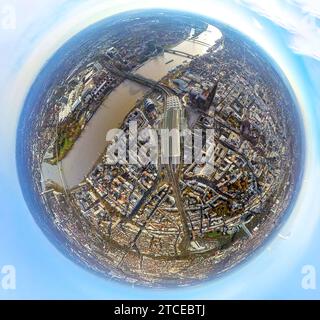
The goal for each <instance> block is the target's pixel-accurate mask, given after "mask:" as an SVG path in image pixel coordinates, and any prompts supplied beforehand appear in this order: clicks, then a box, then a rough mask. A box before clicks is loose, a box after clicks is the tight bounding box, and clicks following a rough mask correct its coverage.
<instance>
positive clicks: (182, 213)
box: [17, 10, 302, 287]
mask: <svg viewBox="0 0 320 320" xmlns="http://www.w3.org/2000/svg"><path fill="white" fill-rule="evenodd" d="M301 132H302V130H301V123H300V118H299V114H298V111H297V105H296V101H295V98H294V96H293V95H292V93H291V89H290V87H289V86H288V85H287V82H286V79H285V78H284V77H283V75H282V73H281V71H280V70H279V68H278V67H277V65H276V64H275V62H274V61H273V60H271V59H270V58H269V57H268V56H267V55H266V54H265V53H264V52H263V51H262V50H261V49H260V47H259V46H258V45H257V44H255V43H254V42H252V41H251V40H249V39H248V38H247V37H246V36H244V35H242V34H240V33H239V32H237V31H236V30H234V29H231V28H230V27H228V26H226V25H223V24H221V23H219V22H216V21H213V20H210V19H208V18H204V17H201V16H197V15H193V14H191V13H185V12H176V11H169V10H147V11H135V12H127V13H121V14H118V15H115V16H112V17H109V18H107V19H105V20H103V21H100V22H98V23H96V24H94V25H92V26H90V27H89V28H87V29H85V30H83V31H81V32H80V33H78V34H77V35H75V36H74V37H73V38H72V39H70V40H69V41H68V42H67V43H65V45H63V46H62V47H61V48H60V49H59V50H58V51H57V52H56V53H55V54H54V55H53V56H52V57H51V58H50V60H49V61H48V62H47V64H46V65H45V66H44V68H43V69H42V71H41V72H40V73H39V75H38V77H37V78H36V80H35V82H34V83H33V85H32V87H31V89H30V91H29V94H28V96H27V98H26V101H25V104H24V108H23V111H22V114H21V118H20V123H19V127H18V138H17V163H18V172H19V178H20V183H21V186H22V190H23V193H24V197H25V199H26V202H27V204H28V206H29V209H30V211H31V213H32V215H33V217H34V219H35V220H36V222H37V223H38V225H39V226H40V227H41V229H42V230H43V232H44V233H45V234H46V236H47V237H48V239H49V240H50V241H51V242H52V243H53V244H54V245H55V246H56V247H57V248H58V249H59V250H60V251H61V252H62V253H64V254H65V255H66V256H67V257H69V258H70V259H72V260H73V261H75V262H76V263H78V264H80V265H82V266H83V267H85V268H87V269H89V270H91V271H93V272H95V273H96V274H98V275H100V276H103V277H105V278H107V279H115V280H119V281H123V282H125V283H129V284H135V285H141V286H147V287H170V286H185V285H193V284H196V283H199V282H201V281H204V280H214V279H215V278H216V277H218V276H220V275H223V274H225V273H226V272H227V271H229V270H231V269H234V268H235V267H236V266H238V265H242V264H243V262H245V261H247V260H248V259H249V257H252V256H254V255H255V254H257V252H259V250H261V249H262V250H263V249H264V248H265V246H266V242H267V241H268V239H272V235H273V234H274V232H275V230H277V229H278V228H279V226H280V225H281V224H282V223H283V221H284V220H285V219H286V218H287V217H288V216H289V214H290V211H291V209H292V207H293V205H294V202H295V199H296V196H297V193H298V191H299V176H300V172H301V162H302V161H301V159H302V147H301V145H302V143H301V141H302V134H301ZM258 249H259V250H258ZM266 268H267V266H266Z"/></svg>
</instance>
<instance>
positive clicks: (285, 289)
mask: <svg viewBox="0 0 320 320" xmlns="http://www.w3.org/2000/svg"><path fill="white" fill-rule="evenodd" d="M318 3H319V4H318ZM145 7H148V8H152V7H159V1H153V0H148V1H146V0H136V1H133V0H116V1H111V0H110V1H109V0H104V1H98V0H90V1H87V0H83V1H81V0H77V1H74V0H67V1H66V0H13V1H9V0H8V1H5V0H0V22H1V24H0V47H1V51H0V69H1V78H0V90H1V94H0V108H1V117H0V150H1V151H0V152H1V159H0V203H1V209H0V270H1V267H2V266H3V265H14V266H15V267H16V272H17V280H16V290H12V291H10V290H3V289H2V288H1V285H0V298H2V299H12V298H18V299H21V298H41V299H46V298H52V299H56V298H85V299H88V298H89V299H90V298H91V299H95V298H97V299H102V298H105V299H117V298H122V299H130V298H134V299H147V298H153V299H165V298H167V299H169V298H186V299H195V298H204V299H212V298H218V299H223V298H231V299H237V298H238V299H239V298H240V299H246V298H258V299H261V298H266V299H272V298H282V299H284V298H320V278H319V283H317V284H318V288H316V289H315V290H305V289H303V288H302V287H301V280H302V277H303V275H302V274H301V269H302V267H303V266H304V265H312V266H314V268H315V270H316V271H318V272H319V273H320V256H319V254H318V251H319V250H318V244H319V243H320V223H319V211H320V205H319V204H320V203H319V202H320V200H319V196H318V184H319V181H320V142H319V141H320V140H319V137H320V132H319V130H320V126H319V125H318V123H319V120H320V114H319V112H320V96H319V92H320V91H319V88H320V77H319V74H320V47H319V46H320V44H319V43H318V42H317V39H318V38H319V34H320V23H319V19H320V1H314V0H312V1H309V0H262V1H261V0H259V1H257V0H224V1H221V0H203V1H201V5H200V4H199V1H191V0H176V1H174V3H173V1H168V0H163V1H161V7H163V8H173V9H180V10H181V9H182V10H187V11H193V12H196V13H200V14H204V15H207V16H209V17H213V18H216V19H217V20H221V21H222V22H225V23H227V24H230V25H231V26H233V27H234V28H236V29H238V30H239V31H242V32H243V33H245V34H247V35H248V36H249V37H250V38H252V39H254V40H255V41H256V42H258V43H259V45H260V46H262V47H263V48H264V49H265V51H266V52H267V53H268V54H269V55H270V56H271V57H272V58H273V59H274V60H275V61H276V62H277V63H278V65H279V67H280V68H281V69H282V71H283V73H284V74H285V75H286V77H287V79H288V81H289V83H290V85H291V87H292V89H293V91H294V93H295V95H296V97H297V100H298V102H299V108H300V111H301V114H302V116H303V122H304V127H305V134H306V140H307V153H306V170H305V175H304V181H303V185H302V189H301V192H300V195H299V198H298V201H297V204H296V206H295V208H294V210H293V212H292V213H291V215H290V218H289V219H288V221H287V222H286V224H285V225H284V226H283V228H282V230H280V232H279V233H280V236H277V237H276V238H275V239H274V240H273V241H272V243H270V244H269V246H268V247H267V248H266V249H265V250H264V251H263V252H262V253H260V254H259V255H258V256H256V257H255V258H254V259H252V260H250V262H249V263H248V264H247V265H245V266H243V267H241V268H240V269H238V270H236V271H233V272H231V273H229V274H227V275H226V276H224V277H222V278H221V279H218V280H215V281H212V282H207V283H204V284H202V285H199V286H197V287H190V288H183V289H176V290H174V289H170V290H155V289H141V288H131V287H128V286H125V285H122V284H119V283H116V282H113V281H107V280H105V279H101V278H99V277H97V276H95V275H93V274H91V273H90V272H87V271H85V270H83V269H82V268H81V267H79V266H77V265H76V264H74V263H73V262H71V261H70V260H68V259H67V258H65V257H64V256H63V255H62V254H61V253H60V252H59V251H58V250H57V249H56V248H55V247H54V246H53V245H52V244H51V243H50V242H49V241H48V240H47V239H46V237H45V236H44V235H43V233H42V232H41V230H40V229H39V228H38V226H37V225H36V224H35V223H34V221H33V218H32V216H31V214H30V213H29V212H28V209H27V207H26V205H25V203H24V200H23V197H22V194H21V191H20V187H19V183H18V180H17V175H16V168H15V139H16V129H17V121H18V117H19V113H20V111H21V108H22V104H23V101H24V98H25V96H26V94H27V93H28V90H29V88H30V86H31V84H32V81H33V80H34V79H35V77H36V75H37V73H38V72H39V70H40V69H41V67H42V66H43V65H44V63H45V61H46V60H47V59H48V58H49V57H50V56H51V55H52V54H53V53H54V52H55V51H56V50H57V48H59V47H60V46H61V45H62V44H63V43H64V42H65V41H66V40H67V39H68V38H70V37H71V36H72V35H74V34H76V33H77V32H79V31H80V30H82V29H83V28H85V27H86V26H88V25H90V24H92V23H94V22H95V21H98V20H100V19H102V18H103V17H106V16H110V15H112V14H115V13H118V12H122V11H126V10H132V9H136V8H145ZM8 9H10V10H11V11H12V12H14V15H15V20H16V25H15V28H13V29H7V28H6V23H4V19H5V18H7V14H8ZM10 10H9V11H10ZM11 11H10V12H11ZM317 37H318V38H317ZM283 236H285V237H283ZM284 238H285V239H286V240H284ZM1 277H2V275H1V273H0V284H1Z"/></svg>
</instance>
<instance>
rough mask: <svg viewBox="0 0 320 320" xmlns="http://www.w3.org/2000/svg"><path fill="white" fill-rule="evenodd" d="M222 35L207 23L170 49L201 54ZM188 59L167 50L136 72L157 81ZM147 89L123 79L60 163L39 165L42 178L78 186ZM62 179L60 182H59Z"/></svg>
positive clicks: (65, 184)
mask: <svg viewBox="0 0 320 320" xmlns="http://www.w3.org/2000/svg"><path fill="white" fill-rule="evenodd" d="M221 36H222V34H221V32H220V31H219V29H217V28H215V27H214V26H212V25H208V28H207V30H206V31H204V32H202V33H201V34H200V35H199V36H198V37H196V38H195V39H196V40H198V41H196V42H195V41H193V40H191V39H188V40H185V41H183V42H181V43H179V44H178V45H177V46H176V47H174V48H173V49H176V50H179V51H183V52H185V53H188V54H191V55H203V54H205V53H206V52H207V50H208V47H209V46H207V45H204V44H202V43H200V42H199V41H201V42H204V43H206V44H208V45H210V46H213V45H214V44H215V43H216V41H217V40H218V39H220V38H221ZM189 60H190V59H188V58H186V57H183V56H179V55H175V54H171V53H167V52H165V53H164V54H162V55H159V56H157V57H154V58H152V59H150V60H148V61H147V62H146V63H145V64H143V65H142V66H141V67H140V68H138V69H137V70H136V71H135V72H136V73H137V74H140V75H143V76H144V77H146V78H150V79H152V80H156V81H159V80H160V79H162V78H163V77H164V76H165V75H166V74H167V73H168V72H169V71H170V70H171V69H173V68H175V67H177V66H179V65H181V64H182V63H183V62H184V61H189ZM147 90H148V88H146V87H143V86H141V85H139V84H136V83H133V82H132V81H129V80H125V81H123V82H122V83H121V84H120V85H119V86H118V87H117V88H115V89H114V90H113V91H112V92H111V93H110V94H109V95H108V96H107V97H106V98H105V100H104V101H103V102H102V105H101V106H100V108H99V109H98V110H97V112H96V113H95V114H94V116H93V117H92V119H91V120H90V121H89V123H88V124H87V126H86V127H85V129H84V131H83V132H82V134H81V136H80V137H79V138H78V140H77V141H76V143H75V144H74V146H73V148H72V149H71V151H70V152H69V153H68V154H67V156H66V157H65V158H64V159H63V160H62V161H61V163H60V164H59V166H52V165H49V164H47V163H43V165H42V175H43V179H44V180H46V179H50V180H53V181H55V182H56V183H58V184H60V185H64V186H65V187H67V188H72V187H74V186H76V185H78V184H79V183H80V182H81V181H82V180H83V179H84V177H85V176H86V175H87V174H88V173H89V172H90V170H91V168H92V167H93V166H94V164H95V162H96V161H97V159H98V157H99V156H100V155H101V154H102V152H103V151H104V149H105V147H106V144H107V143H106V133H107V132H108V130H110V129H113V128H117V127H119V126H120V124H121V123H122V121H123V120H124V118H125V116H126V115H127V114H128V112H129V111H130V110H131V109H132V108H133V107H134V105H135V103H136V101H137V100H138V99H140V98H142V97H143V96H144V94H145V93H146V92H147ZM61 178H62V179H63V181H61Z"/></svg>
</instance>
